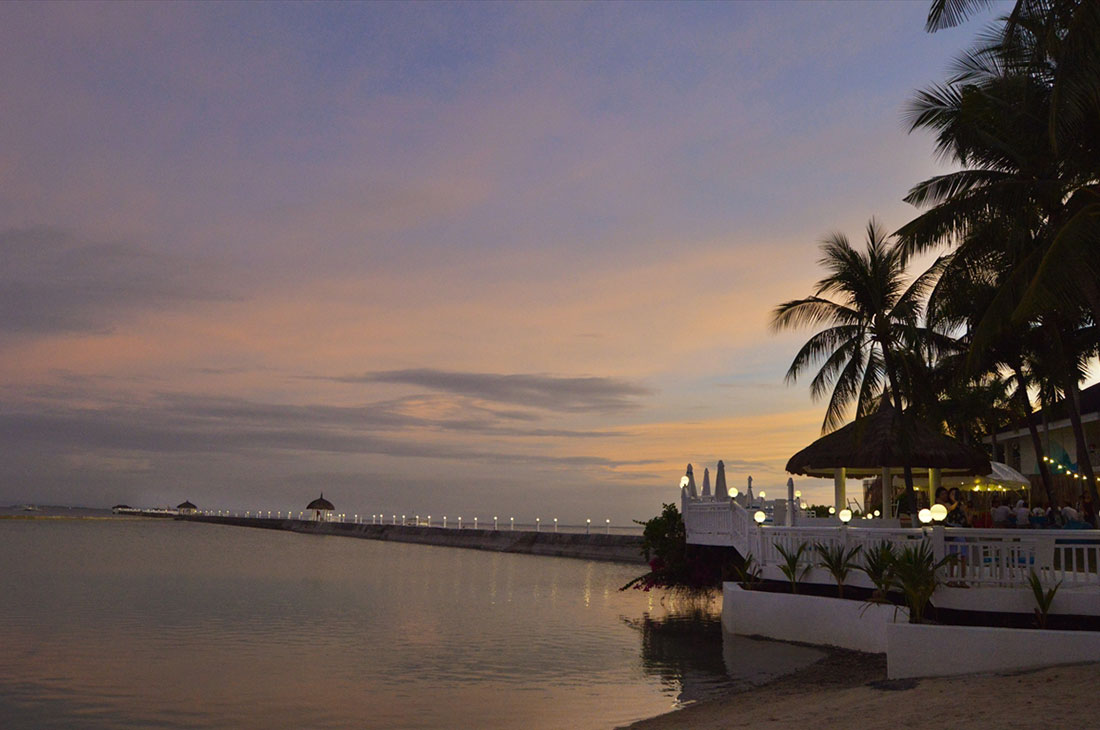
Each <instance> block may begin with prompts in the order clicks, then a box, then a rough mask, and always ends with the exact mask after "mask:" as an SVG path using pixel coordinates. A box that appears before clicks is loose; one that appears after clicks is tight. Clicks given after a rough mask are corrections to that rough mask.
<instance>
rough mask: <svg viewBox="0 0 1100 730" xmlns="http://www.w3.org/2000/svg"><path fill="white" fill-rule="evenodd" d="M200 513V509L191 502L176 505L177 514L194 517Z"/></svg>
mask: <svg viewBox="0 0 1100 730" xmlns="http://www.w3.org/2000/svg"><path fill="white" fill-rule="evenodd" d="M198 511H199V508H198V507H196V506H195V504H194V503H193V502H192V501H191V500H187V501H185V502H183V503H182V504H177V505H176V512H178V513H179V514H181V515H193V514H195V513H197V512H198Z"/></svg>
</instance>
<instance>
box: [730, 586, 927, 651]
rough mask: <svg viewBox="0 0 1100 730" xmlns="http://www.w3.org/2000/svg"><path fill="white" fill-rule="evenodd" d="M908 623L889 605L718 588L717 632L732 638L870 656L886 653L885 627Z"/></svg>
mask: <svg viewBox="0 0 1100 730" xmlns="http://www.w3.org/2000/svg"><path fill="white" fill-rule="evenodd" d="M895 621H901V622H907V621H909V611H908V610H907V609H905V608H900V607H897V606H892V605H889V604H876V603H866V602H864V601H857V600H852V599H844V598H825V597H822V596H803V595H796V594H792V593H769V592H765V591H746V590H744V589H742V588H741V586H739V585H738V584H736V583H724V584H723V586H722V627H723V628H724V629H725V630H726V631H728V632H730V633H733V634H742V635H745V636H766V637H768V638H769V639H779V640H781V641H800V642H803V643H806V644H818V645H821V646H839V647H841V648H844V649H855V650H856V651H866V652H870V653H873V654H881V653H883V652H885V651H886V627H887V626H888V625H891V624H893V623H894V622H895Z"/></svg>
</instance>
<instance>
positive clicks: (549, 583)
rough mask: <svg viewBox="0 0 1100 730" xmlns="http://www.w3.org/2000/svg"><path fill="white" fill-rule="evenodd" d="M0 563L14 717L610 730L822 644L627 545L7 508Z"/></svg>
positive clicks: (159, 724) (87, 723)
mask: <svg viewBox="0 0 1100 730" xmlns="http://www.w3.org/2000/svg"><path fill="white" fill-rule="evenodd" d="M0 565H2V566H4V567H3V570H2V571H0V647H2V649H3V650H2V651H0V718H4V721H3V726H4V727H5V728H51V727H87V728H107V727H111V728H122V727H143V728H145V727H155V728H194V727H230V726H232V727H240V728H267V727H315V728H325V727H351V726H354V727H372V728H387V729H388V728H410V729H412V728H434V727H454V726H467V727H482V728H513V727H524V728H528V729H531V730H537V729H538V728H557V727H565V726H577V727H587V728H606V727H614V726H616V725H619V724H623V723H626V722H629V721H631V720H634V719H638V718H641V717H646V716H649V715H654V714H657V713H659V712H664V711H666V710H668V709H670V708H672V707H673V706H675V705H676V704H677V703H679V702H688V701H692V700H695V699H698V698H700V697H705V696H707V695H708V694H712V693H714V692H716V691H722V690H724V689H726V688H728V687H730V686H734V685H736V684H739V683H743V682H749V683H752V682H757V681H760V680H761V679H763V678H765V677H766V676H770V675H771V674H772V673H774V672H776V671H778V670H780V669H782V670H785V671H790V670H791V669H793V668H797V666H801V665H804V664H807V663H809V662H811V661H813V660H814V659H816V658H817V657H818V656H819V654H818V653H817V652H814V651H813V650H809V649H805V648H800V647H785V646H783V645H779V644H774V643H764V644H760V643H759V642H749V643H748V644H745V643H744V642H745V641H747V640H736V641H734V640H733V639H732V637H725V642H723V640H722V635H721V629H720V627H719V625H718V623H717V621H716V620H710V621H707V620H700V619H698V618H686V617H677V616H675V615H672V616H669V615H668V612H667V611H665V610H663V607H662V606H661V604H660V602H656V601H654V594H652V593H649V594H647V593H641V592H636V591H628V592H625V593H623V592H619V591H618V590H617V588H618V587H619V586H620V585H622V584H623V583H625V582H626V581H627V580H628V579H629V578H631V577H633V575H634V574H636V573H637V571H638V568H636V567H631V566H623V565H616V564H610V563H606V564H605V563H595V562H582V561H577V560H566V559H557V558H546V557H538V556H527V555H506V554H498V553H485V552H479V551H473V550H458V549H449V548H434V547H429V546H421V545H407V544H399V543H386V542H375V541H369V540H354V539H349V538H339V537H318V536H306V535H296V534H290V533H281V532H275V531H267V530H249V529H244V528H234V527H224V526H214V525H205V524H198V523H182V522H174V521H166V520H126V519H121V520H102V521H98V520H97V521H21V520H20V521H11V520H0ZM723 646H724V647H725V652H723Z"/></svg>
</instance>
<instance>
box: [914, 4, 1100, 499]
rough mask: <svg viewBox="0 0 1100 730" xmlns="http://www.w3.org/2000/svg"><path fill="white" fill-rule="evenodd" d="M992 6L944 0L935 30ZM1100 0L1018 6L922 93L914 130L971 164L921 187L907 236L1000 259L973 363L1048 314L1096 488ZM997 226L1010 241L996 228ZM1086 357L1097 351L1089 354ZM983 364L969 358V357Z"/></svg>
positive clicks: (920, 245) (1051, 341) (922, 246)
mask: <svg viewBox="0 0 1100 730" xmlns="http://www.w3.org/2000/svg"><path fill="white" fill-rule="evenodd" d="M985 4H986V3H982V2H974V1H972V0H937V2H934V3H933V6H932V11H931V12H930V15H929V27H930V29H936V28H937V27H946V26H950V25H953V24H955V23H957V22H959V21H960V20H962V19H963V18H965V17H966V15H967V14H968V13H969V12H971V11H973V10H974V9H976V8H978V7H980V6H982V5H985ZM1097 38H1100V3H1096V2H1093V1H1089V2H1082V1H1081V0H1018V1H1017V2H1016V3H1015V6H1014V8H1013V10H1012V12H1011V14H1010V15H1009V16H1007V17H1006V18H1005V19H1004V25H1003V28H1002V30H1001V32H998V33H993V34H987V35H986V36H985V38H984V40H983V41H982V43H981V44H980V45H978V46H977V47H976V48H974V49H972V50H971V51H969V52H968V53H966V54H964V55H963V56H962V57H960V58H959V59H958V61H957V62H956V64H955V74H954V76H953V77H952V78H951V79H950V80H949V81H948V83H947V84H946V85H942V86H933V87H931V88H929V89H926V90H924V91H922V92H920V93H919V94H918V96H917V98H916V99H915V101H914V102H913V104H912V106H911V126H912V129H914V130H915V129H918V128H925V129H929V130H932V131H934V132H936V134H937V150H938V152H939V153H940V155H941V156H943V157H945V158H947V159H949V160H951V161H953V162H955V163H957V164H958V165H959V166H960V167H961V169H960V170H958V171H956V172H951V173H948V174H945V175H938V176H936V177H933V178H931V179H929V180H926V181H924V182H922V183H920V184H918V185H917V186H915V187H914V188H913V189H912V190H911V191H910V193H909V195H908V196H907V198H906V200H907V201H909V202H911V203H913V204H914V205H918V206H922V207H927V208H928V210H927V211H926V212H925V213H923V214H922V215H920V216H918V217H917V218H916V219H914V220H913V221H911V222H910V223H909V224H907V225H906V226H904V227H903V228H902V229H901V230H900V231H899V232H898V236H899V240H900V242H901V243H902V245H903V246H904V248H905V250H906V251H907V252H910V253H912V252H916V251H922V250H926V249H928V248H930V247H933V246H937V245H954V246H956V247H957V250H956V255H957V256H960V257H961V258H962V259H963V260H967V261H977V260H980V259H981V258H982V257H988V256H993V257H995V258H996V259H997V262H998V265H999V270H998V272H997V277H996V278H997V282H998V287H997V293H996V295H995V296H994V297H993V298H992V299H991V300H990V301H989V302H988V303H987V306H986V307H985V310H984V312H983V313H982V315H981V316H980V317H979V318H978V319H977V321H976V323H975V325H974V329H973V332H972V333H971V360H973V359H974V358H975V357H979V356H980V353H982V352H983V351H985V350H987V349H988V348H990V347H993V346H994V344H995V342H996V340H997V338H998V337H999V336H1001V335H1002V334H1003V331H1004V330H1005V328H1006V327H1008V326H1009V325H1010V323H1011V325H1012V326H1013V327H1015V328H1017V329H1026V328H1028V327H1031V326H1033V324H1034V323H1038V322H1042V323H1043V324H1042V326H1041V329H1042V331H1043V332H1044V333H1045V335H1046V339H1047V347H1048V348H1049V349H1050V354H1051V355H1052V356H1053V360H1054V361H1055V362H1056V368H1057V370H1058V372H1056V373H1052V375H1051V379H1052V381H1053V382H1054V383H1055V384H1056V385H1057V387H1058V388H1059V389H1062V390H1064V391H1065V393H1066V397H1065V401H1066V405H1067V408H1068V410H1069V415H1070V420H1071V422H1072V424H1073V426H1074V432H1075V437H1076V440H1077V442H1078V445H1079V446H1078V450H1079V451H1083V453H1082V454H1081V455H1080V456H1079V462H1080V468H1081V472H1082V474H1083V475H1084V476H1085V477H1086V478H1087V480H1088V484H1089V489H1090V491H1092V492H1094V501H1095V499H1096V497H1097V495H1096V494H1095V489H1096V482H1095V477H1094V475H1093V471H1092V465H1091V463H1090V461H1089V458H1088V453H1087V449H1082V448H1081V444H1083V443H1084V434H1083V430H1082V429H1081V428H1079V427H1078V425H1077V424H1078V422H1079V421H1080V414H1079V412H1077V409H1076V408H1075V406H1076V401H1077V400H1078V382H1079V376H1080V373H1081V368H1080V366H1079V359H1080V358H1079V357H1078V354H1077V352H1076V351H1075V349H1074V344H1073V340H1075V339H1076V335H1075V334H1074V331H1075V330H1076V329H1079V328H1080V326H1079V324H1077V323H1078V322H1079V321H1080V316H1079V315H1078V311H1079V310H1081V309H1085V310H1087V312H1088V313H1089V317H1090V319H1091V322H1100V284H1098V282H1100V44H1098V43H1097ZM998 225H999V227H1000V229H1001V230H1000V233H1001V235H1000V236H990V235H987V233H988V231H989V230H990V229H991V227H994V226H998ZM1080 352H1081V353H1089V352H1090V350H1088V349H1087V348H1086V349H1085V350H1080ZM972 364H973V363H972Z"/></svg>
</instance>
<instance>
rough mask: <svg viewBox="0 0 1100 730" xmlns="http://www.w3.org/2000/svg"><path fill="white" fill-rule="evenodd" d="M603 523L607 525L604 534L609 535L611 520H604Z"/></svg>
mask: <svg viewBox="0 0 1100 730" xmlns="http://www.w3.org/2000/svg"><path fill="white" fill-rule="evenodd" d="M604 523H605V524H606V525H607V532H606V534H608V535H610V534H611V520H610V519H606V520H604Z"/></svg>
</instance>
